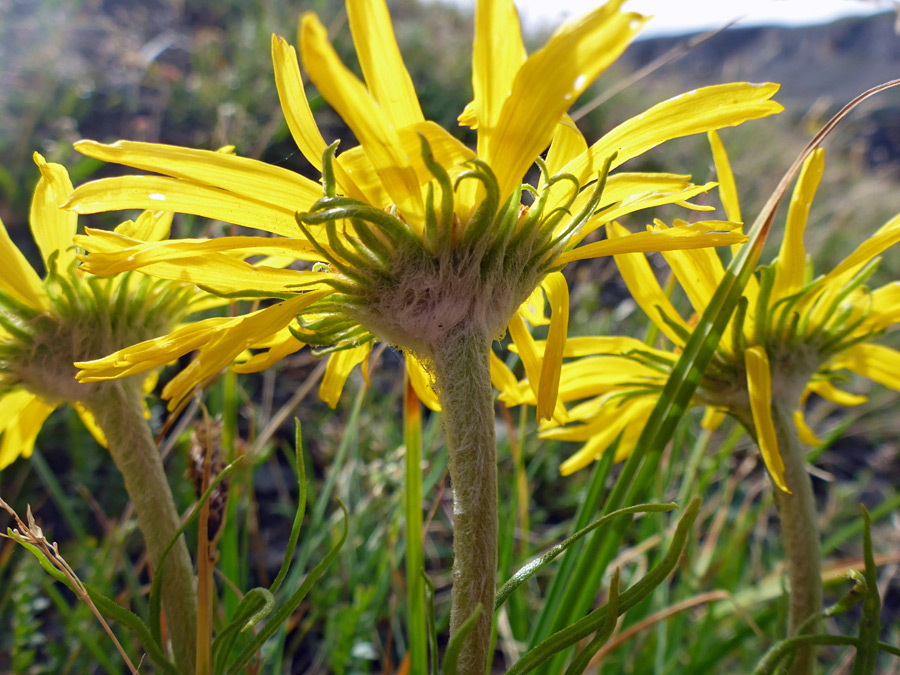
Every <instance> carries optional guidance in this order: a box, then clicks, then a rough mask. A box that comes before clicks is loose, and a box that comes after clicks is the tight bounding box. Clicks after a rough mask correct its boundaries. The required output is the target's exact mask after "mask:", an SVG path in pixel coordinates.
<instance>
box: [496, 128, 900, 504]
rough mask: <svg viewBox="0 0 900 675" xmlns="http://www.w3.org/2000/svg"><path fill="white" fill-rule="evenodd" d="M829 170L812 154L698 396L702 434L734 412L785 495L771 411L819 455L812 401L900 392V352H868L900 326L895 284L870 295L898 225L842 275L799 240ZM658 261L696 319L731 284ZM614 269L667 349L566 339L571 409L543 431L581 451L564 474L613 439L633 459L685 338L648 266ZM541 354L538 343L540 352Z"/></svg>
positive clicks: (736, 215)
mask: <svg viewBox="0 0 900 675" xmlns="http://www.w3.org/2000/svg"><path fill="white" fill-rule="evenodd" d="M710 141H711V144H712V147H713V154H714V158H715V161H716V167H717V170H718V175H719V180H720V195H721V196H722V199H723V203H724V207H725V210H726V213H727V215H728V218H729V219H734V220H740V217H741V216H740V208H739V205H738V202H737V197H736V195H737V192H736V190H735V189H734V184H733V179H732V178H731V170H730V166H729V164H728V158H727V156H726V154H725V150H724V148H723V146H722V144H721V142H720V141H719V139H718V136H717V135H715V134H714V133H711V134H710ZM823 170H824V151H823V150H817V151H815V152H814V153H813V154H812V155H811V156H810V157H809V159H808V160H807V161H806V163H805V164H804V167H803V170H802V171H801V173H800V176H799V178H798V181H797V185H796V187H795V189H794V192H793V196H792V199H791V203H790V207H789V210H788V215H787V221H786V224H785V234H784V238H783V240H782V243H781V248H780V251H779V254H778V256H777V258H776V259H775V260H774V261H773V262H772V263H771V264H769V265H766V266H761V267H760V268H758V270H757V272H756V274H755V275H754V276H753V277H752V278H751V280H750V283H748V285H747V287H746V289H745V291H744V295H743V297H742V299H741V301H740V303H739V304H738V307H737V311H736V313H735V316H734V317H733V318H732V320H731V323H730V324H729V326H728V328H727V329H726V331H725V332H724V333H723V335H722V339H721V341H720V343H719V346H718V348H717V350H716V352H715V355H714V357H713V360H712V362H711V363H710V366H709V367H708V368H707V371H706V373H705V374H704V376H703V379H702V381H701V382H700V385H699V387H698V389H697V392H696V394H695V396H694V402H695V403H696V404H698V405H705V406H706V407H707V414H706V416H705V417H704V422H703V424H704V426H707V427H713V426H715V425H717V424H718V422H719V420H720V419H721V416H722V414H724V413H728V414H731V415H733V416H734V417H736V418H737V419H738V420H739V421H741V422H742V423H743V424H744V425H745V426H746V427H747V428H748V429H749V430H750V431H751V433H752V434H753V435H754V437H755V438H756V440H757V442H758V444H759V447H760V451H761V453H762V456H763V459H764V461H765V463H766V466H767V468H768V469H769V471H770V473H771V474H772V477H773V479H774V480H775V482H776V484H778V485H779V486H780V487H784V482H783V471H784V466H783V463H782V461H781V457H780V455H779V453H778V447H777V442H776V441H775V432H774V427H773V421H772V411H771V409H772V406H773V405H780V406H784V407H786V409H788V410H792V411H794V413H793V416H794V423H795V425H796V428H797V432H798V434H799V438H800V440H802V441H803V442H804V443H807V444H810V445H817V444H818V443H819V441H818V439H817V438H816V436H815V434H814V432H813V431H812V429H811V428H810V427H809V426H808V425H807V423H806V421H805V419H804V415H803V407H804V404H805V402H806V400H807V398H808V397H809V396H810V395H811V394H816V395H818V396H821V397H822V398H824V399H827V400H829V401H832V402H833V403H836V404H838V405H845V406H849V405H858V404H860V403H863V402H864V401H865V400H866V399H865V397H864V396H860V395H857V394H852V393H849V392H847V391H844V390H843V389H840V388H839V387H838V386H836V384H835V383H839V382H840V381H841V380H843V379H845V378H846V375H845V372H846V371H850V372H852V373H856V374H858V375H862V376H864V377H867V378H869V379H872V380H874V381H876V382H878V383H880V384H883V385H885V386H887V387H890V388H892V389H895V390H900V352H897V351H896V350H894V349H891V348H889V347H886V346H883V345H878V344H875V343H873V342H872V340H873V339H874V338H876V337H878V336H879V335H880V334H881V333H883V332H884V330H885V329H886V328H887V327H889V326H891V325H893V324H894V323H896V322H898V321H900V304H898V300H900V284H898V283H897V282H891V283H889V284H887V285H885V286H881V287H879V288H877V289H874V290H872V289H869V288H868V287H867V285H866V283H867V281H868V279H869V278H870V277H871V275H872V273H873V272H874V270H875V268H876V267H877V264H878V257H877V256H879V255H880V254H881V253H882V252H883V251H885V250H886V249H887V248H888V247H890V246H892V245H893V244H895V243H897V242H898V241H900V216H896V217H894V218H893V219H891V220H890V221H888V222H887V223H886V224H885V225H884V226H882V227H881V228H880V229H879V230H878V231H877V232H875V233H874V234H873V235H872V236H870V237H869V238H868V239H867V240H866V241H864V242H863V243H862V244H860V245H859V246H858V247H857V249H856V250H855V251H854V252H853V253H851V254H850V255H849V256H847V258H845V259H844V260H843V261H842V262H841V263H840V264H839V265H837V267H835V268H834V269H832V270H831V271H829V272H828V273H826V274H822V275H819V276H814V274H813V269H812V265H811V263H810V262H809V261H808V259H807V254H806V250H805V248H804V244H803V232H804V229H805V227H806V222H807V219H808V215H809V210H810V206H811V203H812V200H813V196H814V195H815V192H816V188H817V186H818V184H819V180H820V178H821V176H822V172H823ZM608 231H609V234H610V236H611V237H612V238H613V239H615V238H618V237H621V236H625V234H626V231H625V230H624V228H622V227H621V226H619V225H612V226H610V228H609V230H608ZM663 255H664V256H665V259H666V262H667V263H668V264H669V266H670V267H671V270H672V273H673V275H674V277H675V279H676V280H677V281H678V283H679V285H680V286H681V288H682V289H683V290H684V292H685V294H686V295H687V297H688V299H689V301H690V303H691V305H692V307H693V309H694V311H695V312H697V313H701V312H702V311H703V310H704V309H705V308H706V306H707V304H708V302H709V300H710V298H711V297H712V295H713V293H714V292H715V289H716V287H717V285H718V284H719V282H720V281H721V280H722V278H723V277H724V268H723V265H722V263H721V261H720V259H719V257H718V256H717V255H716V254H715V253H714V252H712V251H708V250H703V251H701V250H691V251H677V252H676V251H671V252H666V253H664V254H663ZM615 260H616V264H617V266H618V268H619V271H620V273H621V274H622V277H623V279H624V281H625V283H626V285H627V286H628V288H629V290H630V291H631V293H632V295H633V297H634V299H635V301H636V302H637V304H638V305H639V306H640V307H641V309H642V310H643V311H644V312H645V313H646V314H647V316H649V317H650V319H651V320H652V321H653V322H654V323H655V324H656V326H657V328H658V329H659V332H660V333H661V334H662V335H663V336H664V337H665V339H666V342H667V343H668V345H669V346H668V347H664V348H657V347H653V346H651V345H647V344H645V343H643V342H641V341H640V340H636V339H634V338H628V337H622V336H603V337H584V338H570V339H569V340H568V342H567V344H566V352H565V356H567V357H573V359H574V360H572V361H570V362H567V363H566V364H565V365H563V368H562V376H561V384H560V394H559V395H560V399H561V400H562V401H563V402H565V403H575V405H573V406H572V407H571V408H570V409H568V411H567V415H568V418H569V421H570V424H569V425H567V426H559V425H556V424H555V422H552V421H551V422H549V423H547V424H546V425H545V429H544V431H543V435H544V436H545V437H548V438H557V439H560V440H567V441H576V442H578V441H580V442H583V443H584V445H583V446H582V447H581V448H580V449H579V450H578V451H577V452H576V453H575V454H574V455H573V456H572V457H570V458H569V459H568V460H566V461H565V462H564V463H563V464H562V467H561V470H562V471H563V473H567V474H568V473H571V472H573V471H576V470H578V469H579V468H582V467H584V466H586V465H587V464H589V463H590V462H591V461H593V460H594V459H596V458H598V457H599V456H600V455H601V454H602V453H603V452H605V451H606V450H607V449H608V448H609V447H611V445H612V444H613V442H614V441H615V440H616V439H617V438H618V445H617V446H616V448H617V449H616V456H617V458H619V459H621V458H624V457H626V456H627V455H628V454H630V453H631V451H632V449H633V448H634V446H635V443H636V442H637V439H638V436H639V434H640V430H641V429H642V428H643V426H644V424H645V423H646V421H647V420H648V419H649V416H650V413H651V411H652V410H653V407H654V405H655V403H656V400H657V399H658V397H659V396H660V395H661V392H662V389H663V386H664V385H665V383H666V380H667V379H668V377H669V374H670V373H671V371H672V367H673V366H674V365H675V362H676V361H677V360H678V353H679V350H680V348H682V347H683V346H684V345H685V344H686V342H687V339H688V338H689V337H690V332H691V328H690V323H689V322H688V321H686V320H685V319H684V318H682V316H681V315H680V314H679V313H678V311H677V310H676V309H675V307H674V305H673V304H672V303H671V301H670V300H669V298H668V296H667V295H666V293H665V292H664V291H663V289H662V288H661V286H660V284H659V282H658V281H657V279H656V276H655V274H654V273H653V271H652V269H651V267H650V265H649V263H648V261H647V259H646V257H645V256H644V255H643V254H640V253H632V254H626V255H617V256H616V257H615ZM541 347H542V345H541V344H538V350H540V348H541ZM501 398H506V400H507V402H508V403H509V404H514V403H523V402H524V403H527V402H530V403H534V399H533V397H532V396H531V393H530V388H529V387H527V386H526V385H525V384H524V383H519V385H518V389H517V391H516V392H514V393H512V392H511V393H507V394H504V395H503V396H502V397H501ZM576 402H577V403H576Z"/></svg>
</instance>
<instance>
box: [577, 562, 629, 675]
mask: <svg viewBox="0 0 900 675" xmlns="http://www.w3.org/2000/svg"><path fill="white" fill-rule="evenodd" d="M606 606H607V610H606V620H605V621H604V622H603V626H601V627H600V630H599V631H597V634H596V635H595V636H594V637H593V638H592V639H591V641H590V642H589V643H588V644H587V646H585V648H584V649H582V650H581V651H580V652H579V653H578V655H577V656H576V657H575V658H574V659H572V663H571V665H570V666H569V667H568V668H566V672H565V675H581V674H582V673H583V672H584V671H585V669H586V668H587V667H588V666H589V665H590V663H591V659H592V658H593V657H594V654H596V653H597V652H598V651H599V650H600V647H602V646H603V645H605V644H606V641H607V640H609V637H610V636H611V635H612V634H613V631H614V630H615V629H616V621H617V620H618V618H619V568H618V567H617V568H616V571H615V572H613V578H612V582H611V583H610V585H609V602H607V603H606Z"/></svg>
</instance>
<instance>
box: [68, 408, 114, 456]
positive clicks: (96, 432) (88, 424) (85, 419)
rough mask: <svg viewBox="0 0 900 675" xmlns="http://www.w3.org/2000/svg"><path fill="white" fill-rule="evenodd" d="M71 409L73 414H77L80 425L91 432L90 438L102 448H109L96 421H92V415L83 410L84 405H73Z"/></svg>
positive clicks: (104, 435) (85, 409) (88, 411)
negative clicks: (73, 409) (73, 411)
mask: <svg viewBox="0 0 900 675" xmlns="http://www.w3.org/2000/svg"><path fill="white" fill-rule="evenodd" d="M72 407H73V408H75V412H76V413H78V417H79V418H80V419H81V423H82V424H84V426H85V428H86V429H87V430H88V431H90V432H91V436H93V437H94V440H95V441H97V443H99V444H100V445H102V446H103V447H104V448H106V447H109V446H108V445H107V443H106V434H104V433H103V429H101V428H100V427H99V426H98V425H97V420H95V419H94V415H93V414H92V413H91V411H90V410H88V409H87V408H85V407H84V405H83V404H81V403H79V402H75V403H73V404H72Z"/></svg>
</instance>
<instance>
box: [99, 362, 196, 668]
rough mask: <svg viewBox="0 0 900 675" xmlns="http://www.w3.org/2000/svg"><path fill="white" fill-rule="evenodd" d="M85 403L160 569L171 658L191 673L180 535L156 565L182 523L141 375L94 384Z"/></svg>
mask: <svg viewBox="0 0 900 675" xmlns="http://www.w3.org/2000/svg"><path fill="white" fill-rule="evenodd" d="M85 405H86V406H87V408H88V409H89V410H90V412H91V414H92V415H93V416H94V419H95V420H96V421H97V424H98V426H99V427H100V429H102V430H103V433H104V435H105V436H106V440H107V443H108V444H109V452H110V454H111V455H112V458H113V461H114V462H115V464H116V467H117V468H118V469H119V471H120V472H121V474H122V477H123V478H124V479H125V489H126V490H128V495H129V496H130V497H131V501H132V502H133V503H134V509H135V513H136V514H137V521H138V527H139V528H140V530H141V532H142V533H143V535H144V541H145V542H146V544H147V551H148V552H149V554H150V562H151V564H152V565H153V571H154V573H155V574H159V573H162V574H163V575H164V576H163V583H162V602H163V608H164V609H165V612H166V625H167V626H168V634H169V637H170V639H171V641H172V648H173V651H174V656H175V664H176V666H177V667H178V670H179V671H180V672H183V673H190V672H192V671H193V670H194V667H195V647H196V631H197V589H196V585H195V582H194V572H193V568H192V566H191V558H190V555H189V554H188V549H187V545H186V543H185V541H184V537H183V536H182V537H181V539H180V541H179V542H178V543H177V544H176V545H175V547H174V548H173V549H172V551H171V552H170V553H169V555H168V557H167V559H166V564H165V569H163V570H160V569H159V560H160V557H161V556H162V553H163V551H164V550H165V548H166V546H167V545H168V543H169V541H170V540H171V539H172V537H174V535H175V532H176V531H177V530H178V526H179V524H180V523H179V518H178V511H177V510H176V509H175V502H174V501H173V499H172V491H171V489H170V487H169V482H168V480H167V479H166V474H165V471H164V469H163V464H162V459H161V458H160V456H159V450H158V448H157V447H156V443H155V442H154V440H153V434H152V433H151V431H150V427H149V426H148V424H147V421H146V420H145V419H144V414H143V408H142V405H141V392H140V381H139V380H137V379H131V380H125V381H112V382H104V383H101V384H97V385H94V388H93V390H92V392H91V394H90V395H89V396H88V398H87V400H86V401H85Z"/></svg>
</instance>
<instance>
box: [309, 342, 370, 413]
mask: <svg viewBox="0 0 900 675" xmlns="http://www.w3.org/2000/svg"><path fill="white" fill-rule="evenodd" d="M370 351H372V343H371V342H367V343H365V344H362V345H359V346H358V347H351V348H350V349H342V350H340V351H337V352H334V353H333V354H332V355H331V356H329V357H328V365H327V366H325V375H324V376H323V377H322V383H321V384H320V385H319V398H320V399H322V400H323V401H325V403H327V404H328V407H330V408H332V409H334V407H335V406H337V403H338V401H339V400H340V398H341V392H342V391H343V390H344V383H345V382H346V381H347V378H348V377H350V373H351V372H352V371H353V369H354V368H356V366H358V365H359V364H360V363H362V362H363V361H365V360H366V358H368V356H369V352H370Z"/></svg>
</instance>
